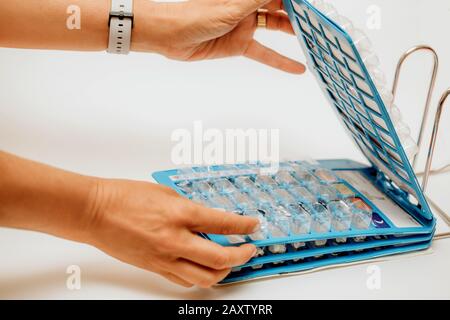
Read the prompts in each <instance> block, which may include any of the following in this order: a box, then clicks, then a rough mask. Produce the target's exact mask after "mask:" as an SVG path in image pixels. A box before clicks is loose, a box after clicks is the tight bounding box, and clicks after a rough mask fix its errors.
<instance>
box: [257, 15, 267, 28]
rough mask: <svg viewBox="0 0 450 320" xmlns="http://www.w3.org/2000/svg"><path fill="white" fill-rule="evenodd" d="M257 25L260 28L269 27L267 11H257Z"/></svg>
mask: <svg viewBox="0 0 450 320" xmlns="http://www.w3.org/2000/svg"><path fill="white" fill-rule="evenodd" d="M256 26H257V27H258V28H267V12H266V11H258V12H257V13H256Z"/></svg>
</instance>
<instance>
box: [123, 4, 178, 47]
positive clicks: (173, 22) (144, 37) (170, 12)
mask: <svg viewBox="0 0 450 320" xmlns="http://www.w3.org/2000/svg"><path fill="white" fill-rule="evenodd" d="M181 6H183V3H157V2H153V1H148V0H134V28H133V30H132V37H131V50H132V51H137V52H151V53H159V54H163V55H165V54H166V52H167V51H168V50H170V47H171V43H172V39H173V38H174V36H175V35H176V34H177V33H178V30H181V28H182V26H181V23H182V21H181V20H180V19H176V12H177V10H179V8H180V7H181Z"/></svg>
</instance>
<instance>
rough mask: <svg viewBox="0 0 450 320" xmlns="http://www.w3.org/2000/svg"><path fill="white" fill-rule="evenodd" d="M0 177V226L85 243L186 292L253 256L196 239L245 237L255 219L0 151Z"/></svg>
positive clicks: (151, 187) (248, 249)
mask: <svg viewBox="0 0 450 320" xmlns="http://www.w3.org/2000/svg"><path fill="white" fill-rule="evenodd" d="M0 173H1V175H0V226H3V227H10V228H19V229H26V230H34V231H40V232H45V233H48V234H52V235H55V236H58V237H62V238H66V239H69V240H75V241H79V242H83V243H87V244H90V245H93V246H96V247H97V248H99V249H100V250H103V251H104V252H106V253H108V254H109V255H111V256H113V257H115V258H117V259H119V260H121V261H124V262H126V263H130V264H133V265H135V266H137V267H140V268H143V269H146V270H149V271H152V272H156V273H158V274H160V275H162V276H163V277H165V278H167V279H169V280H170V281H173V282H175V283H177V284H180V285H183V286H186V287H190V286H192V285H198V286H201V287H209V286H211V285H213V284H215V283H217V282H219V281H220V280H222V279H223V278H224V277H225V276H226V275H227V274H228V273H229V272H230V269H231V268H232V267H234V266H237V265H241V264H244V263H245V262H247V261H248V260H249V259H250V258H251V257H252V256H253V255H254V254H255V252H256V249H255V247H254V246H253V245H249V244H247V245H243V246H241V247H222V246H220V245H218V244H216V243H213V242H211V241H209V240H205V239H203V238H201V237H199V236H197V235H196V233H197V232H205V233H223V234H249V233H252V232H254V231H256V229H255V228H258V226H257V222H258V221H257V220H255V219H253V218H249V217H242V216H238V215H236V214H233V213H226V212H220V211H217V210H212V209H208V208H204V207H201V206H199V205H197V204H195V203H194V202H191V201H188V200H187V199H184V198H182V197H181V196H179V195H178V194H177V193H176V192H174V191H173V190H171V189H169V188H167V187H164V186H160V185H155V184H152V183H146V182H138V181H127V180H113V179H100V178H94V177H88V176H82V175H78V174H75V173H71V172H67V171H63V170H59V169H56V168H52V167H50V166H46V165H43V164H39V163H36V162H32V161H29V160H25V159H21V158H19V157H16V156H13V155H11V154H8V153H5V152H1V151H0Z"/></svg>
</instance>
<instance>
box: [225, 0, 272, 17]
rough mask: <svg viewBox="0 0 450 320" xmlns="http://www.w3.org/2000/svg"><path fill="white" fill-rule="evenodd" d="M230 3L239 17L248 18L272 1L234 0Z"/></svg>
mask: <svg viewBox="0 0 450 320" xmlns="http://www.w3.org/2000/svg"><path fill="white" fill-rule="evenodd" d="M230 2H231V8H234V9H235V10H236V13H237V14H238V15H239V16H241V17H246V16H248V15H250V14H252V13H253V12H255V11H256V10H258V9H259V8H261V7H263V6H264V5H266V4H267V3H269V2H270V0H233V1H230Z"/></svg>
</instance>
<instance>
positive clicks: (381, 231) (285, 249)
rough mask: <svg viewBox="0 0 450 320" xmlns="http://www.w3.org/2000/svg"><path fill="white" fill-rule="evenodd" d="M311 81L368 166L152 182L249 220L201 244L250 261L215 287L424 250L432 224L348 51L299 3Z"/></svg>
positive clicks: (290, 166)
mask: <svg viewBox="0 0 450 320" xmlns="http://www.w3.org/2000/svg"><path fill="white" fill-rule="evenodd" d="M284 5H285V10H286V11H287V13H288V15H289V18H290V20H291V23H292V26H293V28H294V31H295V33H296V35H297V37H298V39H299V40H300V44H301V46H302V48H303V50H304V52H305V55H306V57H307V60H308V65H309V67H310V70H311V72H313V73H314V75H315V76H316V78H317V80H318V82H319V84H320V87H321V88H322V90H323V92H324V94H325V95H326V97H327V99H328V100H329V102H330V104H331V106H332V108H333V109H334V110H335V111H336V113H337V115H338V118H339V119H341V122H342V123H343V125H344V126H345V127H346V128H347V131H348V132H349V134H350V135H351V138H352V139H353V140H354V141H355V143H356V144H357V146H358V147H359V148H360V150H361V151H362V152H363V154H364V155H365V156H366V158H367V159H368V161H369V162H370V164H371V165H370V166H366V165H362V164H359V163H357V162H354V161H351V160H323V161H317V162H316V161H288V162H283V163H280V164H279V169H278V171H277V172H273V173H270V174H267V168H266V167H267V165H265V164H262V163H255V164H236V165H218V166H212V167H193V168H189V169H186V168H185V169H174V170H168V171H161V172H155V173H154V174H153V178H154V179H155V180H156V181H157V182H158V183H161V184H164V185H166V186H169V187H171V188H173V189H174V190H176V191H177V192H178V193H180V194H181V195H183V196H185V197H187V198H189V199H191V200H193V201H196V202H198V203H200V204H202V205H205V206H208V207H211V208H220V209H224V210H226V211H230V212H234V213H236V214H241V215H246V216H252V217H256V218H258V219H259V220H260V223H261V230H260V231H258V232H256V233H255V234H252V235H244V236H243V235H228V236H224V235H214V234H201V235H200V236H202V237H205V238H206V239H209V240H211V241H214V242H216V243H219V244H221V245H224V246H236V245H240V244H242V243H253V244H254V245H255V246H257V248H258V255H257V256H256V257H254V258H253V259H251V260H250V261H249V262H248V263H246V264H245V265H242V266H240V267H237V268H234V269H233V270H232V272H231V273H230V274H229V275H228V277H227V278H225V279H224V280H223V281H222V283H234V282H240V281H247V280H251V279H254V278H260V277H269V276H276V275H283V274H290V273H297V272H301V271H306V270H311V269H315V268H321V267H327V266H333V265H340V264H348V263H353V262H360V261H364V260H368V259H374V258H379V257H384V256H390V255H394V254H400V253H407V252H413V251H418V250H424V249H427V248H429V247H430V245H431V241H432V238H433V235H434V232H435V225H436V221H435V218H434V217H433V215H432V213H431V210H430V207H429V205H428V203H427V201H426V199H425V196H424V194H423V192H422V190H421V188H420V186H419V183H418V180H417V177H416V175H415V174H414V171H413V169H412V167H411V165H410V162H409V160H408V156H407V154H406V152H405V150H404V148H403V147H402V145H401V141H400V138H399V136H398V135H397V133H396V130H395V128H394V125H393V122H392V120H391V118H390V116H389V113H388V110H387V108H386V106H385V104H384V102H383V99H382V98H381V95H380V93H379V91H378V89H377V86H376V85H375V83H374V81H373V80H372V77H371V76H370V73H369V72H368V70H367V68H366V65H365V64H364V62H363V59H362V58H361V55H360V52H359V50H358V49H357V46H356V44H355V43H354V41H353V40H352V38H351V37H350V36H349V34H348V33H347V32H346V31H344V30H343V29H342V28H341V27H340V26H339V25H338V24H337V23H335V22H334V21H332V20H331V19H330V18H328V17H327V16H325V15H324V14H323V13H322V12H320V11H319V10H317V9H316V8H315V7H314V6H313V5H311V3H309V2H308V1H306V0H284Z"/></svg>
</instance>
